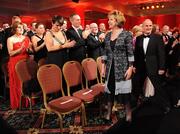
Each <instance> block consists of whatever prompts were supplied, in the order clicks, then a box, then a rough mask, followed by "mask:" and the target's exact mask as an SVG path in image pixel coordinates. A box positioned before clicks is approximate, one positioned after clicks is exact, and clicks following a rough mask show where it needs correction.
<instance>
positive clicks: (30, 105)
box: [28, 97, 33, 116]
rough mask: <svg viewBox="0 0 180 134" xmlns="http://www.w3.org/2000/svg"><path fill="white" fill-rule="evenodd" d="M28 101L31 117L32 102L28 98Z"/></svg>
mask: <svg viewBox="0 0 180 134" xmlns="http://www.w3.org/2000/svg"><path fill="white" fill-rule="evenodd" d="M28 101H29V109H30V113H31V115H32V116H33V110H32V100H31V98H30V97H28Z"/></svg>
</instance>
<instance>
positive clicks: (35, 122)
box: [0, 100, 125, 134]
mask: <svg viewBox="0 0 180 134" xmlns="http://www.w3.org/2000/svg"><path fill="white" fill-rule="evenodd" d="M42 109H43V105H42V103H40V102H39V103H36V104H35V105H34V106H33V116H32V114H31V113H30V111H29V110H28V109H27V108H22V110H17V111H16V110H10V108H9V102H8V101H2V100H1V101H0V116H2V117H3V118H4V119H5V120H6V121H7V123H8V124H9V125H10V126H11V127H13V128H15V129H16V130H17V132H18V133H20V134H27V133H28V134H38V133H39V134H56V133H59V132H60V131H61V130H60V129H59V122H58V116H57V115H56V114H47V115H46V118H45V123H44V127H43V128H41V123H42V117H43V116H42V115H43V114H42V113H43V112H42V111H43V110H42ZM86 116H87V123H88V125H87V126H85V127H82V126H81V119H80V113H79V112H73V113H71V114H68V115H65V116H64V117H63V132H64V134H71V133H72V134H73V133H77V134H81V133H82V134H102V133H103V132H104V131H106V130H107V129H108V128H110V127H111V126H112V125H113V124H115V123H116V122H117V120H118V119H121V118H124V116H125V114H124V110H120V111H119V112H117V111H116V112H114V113H113V114H112V120H111V121H108V122H107V121H105V120H104V119H103V118H102V117H100V114H99V110H98V108H97V104H95V105H90V106H88V107H87V108H86Z"/></svg>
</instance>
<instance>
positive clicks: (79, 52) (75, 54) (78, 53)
mask: <svg viewBox="0 0 180 134" xmlns="http://www.w3.org/2000/svg"><path fill="white" fill-rule="evenodd" d="M79 34H80V36H81V37H79V35H78V34H77V32H76V31H75V30H74V28H73V27H71V28H69V29H68V30H67V31H66V36H67V39H68V40H71V41H72V40H74V41H76V44H75V46H74V47H72V48H70V49H69V58H70V60H76V61H79V62H81V61H82V60H83V59H84V58H85V57H86V50H85V40H84V39H83V38H82V30H81V31H80V33H79Z"/></svg>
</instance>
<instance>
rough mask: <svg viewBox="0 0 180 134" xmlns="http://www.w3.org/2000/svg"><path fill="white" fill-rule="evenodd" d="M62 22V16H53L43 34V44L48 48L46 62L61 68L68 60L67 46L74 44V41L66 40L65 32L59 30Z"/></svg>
mask: <svg viewBox="0 0 180 134" xmlns="http://www.w3.org/2000/svg"><path fill="white" fill-rule="evenodd" d="M63 23H64V18H63V17H62V16H54V17H53V18H52V28H51V29H50V30H48V31H47V32H46V35H45V44H46V47H47V50H48V53H47V63H48V64H56V65H58V66H59V67H60V68H61V69H62V67H63V65H64V63H65V62H66V61H67V60H68V53H67V48H70V47H73V46H74V45H75V41H68V40H67V38H66V35H65V33H64V32H63V31H62V30H61V26H62V25H63Z"/></svg>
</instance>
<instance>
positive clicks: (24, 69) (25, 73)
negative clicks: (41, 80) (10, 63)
mask: <svg viewBox="0 0 180 134" xmlns="http://www.w3.org/2000/svg"><path fill="white" fill-rule="evenodd" d="M37 69H38V66H37V63H36V62H35V61H34V60H32V59H23V60H20V61H18V62H17V64H16V65H15V71H16V73H17V76H18V78H19V80H20V83H21V97H20V109H21V107H22V106H21V103H22V98H23V97H24V98H27V99H28V101H29V107H30V111H31V112H33V111H32V99H35V98H39V97H41V95H40V94H41V93H42V92H41V91H38V90H40V87H39V85H38V82H37V81H36V82H37V83H35V82H34V81H33V84H35V85H31V86H29V87H30V88H38V89H29V87H27V89H26V90H25V83H27V82H29V81H31V80H32V79H34V80H35V79H36V74H37ZM31 84H32V83H31ZM30 90H32V92H30ZM33 90H34V91H33Z"/></svg>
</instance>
